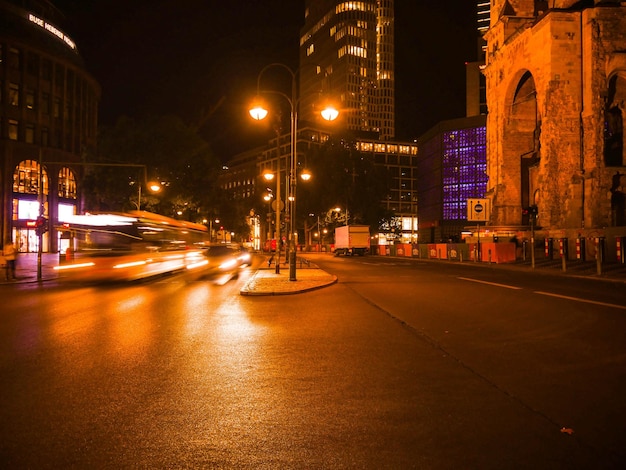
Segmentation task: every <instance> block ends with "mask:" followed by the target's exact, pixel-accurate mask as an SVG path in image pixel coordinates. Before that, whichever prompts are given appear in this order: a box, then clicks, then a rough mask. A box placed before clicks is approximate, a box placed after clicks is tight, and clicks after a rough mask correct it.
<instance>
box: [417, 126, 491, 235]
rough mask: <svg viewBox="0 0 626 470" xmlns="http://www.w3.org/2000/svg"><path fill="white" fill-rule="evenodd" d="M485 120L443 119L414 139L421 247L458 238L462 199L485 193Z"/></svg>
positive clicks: (464, 220) (463, 207)
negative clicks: (416, 153)
mask: <svg viewBox="0 0 626 470" xmlns="http://www.w3.org/2000/svg"><path fill="white" fill-rule="evenodd" d="M486 140H487V138H486V125H485V116H484V115H480V116H472V117H469V118H462V119H454V120H450V121H444V122H441V123H439V124H438V125H437V126H435V127H434V128H432V129H431V130H430V131H429V132H427V133H426V134H425V135H423V136H422V137H421V138H420V139H419V146H418V147H419V153H418V159H417V160H418V175H419V178H418V183H417V187H418V191H417V194H418V218H419V240H420V242H422V243H433V242H439V241H448V240H457V239H458V238H459V237H460V234H461V231H462V230H463V229H464V228H465V227H466V226H467V225H468V222H467V200H468V199H471V198H483V197H485V192H486V189H487V174H486V169H487V149H486Z"/></svg>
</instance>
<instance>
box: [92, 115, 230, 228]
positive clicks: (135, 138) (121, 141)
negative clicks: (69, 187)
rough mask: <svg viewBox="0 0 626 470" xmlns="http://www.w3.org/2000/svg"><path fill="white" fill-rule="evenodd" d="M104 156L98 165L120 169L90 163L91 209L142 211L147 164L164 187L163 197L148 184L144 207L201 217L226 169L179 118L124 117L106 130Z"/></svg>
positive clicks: (195, 218) (150, 176) (101, 150)
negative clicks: (218, 175) (139, 196)
mask: <svg viewBox="0 0 626 470" xmlns="http://www.w3.org/2000/svg"><path fill="white" fill-rule="evenodd" d="M98 148H99V152H98V156H97V157H94V158H92V159H90V162H93V163H107V164H112V165H115V164H120V167H119V168H117V167H115V166H111V167H91V168H89V167H87V171H86V176H85V187H86V188H87V198H86V199H87V207H88V208H90V209H100V210H102V209H105V210H129V209H136V208H137V206H138V204H137V198H138V195H139V190H138V187H137V185H138V184H142V185H143V184H144V183H145V182H144V181H143V172H142V170H141V169H138V168H124V167H123V166H121V165H124V164H137V165H146V167H147V168H148V175H147V176H148V179H149V180H156V181H158V182H159V183H161V184H162V185H163V186H164V187H163V189H162V191H160V192H159V194H158V196H152V195H151V194H150V193H149V191H148V190H147V188H142V193H141V208H142V209H146V210H152V211H155V212H159V213H162V214H164V215H168V216H177V215H178V214H179V213H182V217H184V218H185V219H187V220H191V221H194V222H196V221H198V220H201V219H202V218H203V214H206V213H208V212H209V211H210V207H211V206H212V205H213V203H214V200H215V197H216V192H217V191H216V190H217V188H216V181H217V174H218V171H219V169H220V167H221V164H220V162H219V160H218V159H217V158H216V157H215V156H214V155H213V154H212V152H211V150H210V148H209V145H208V144H207V143H206V142H205V141H204V140H203V139H202V138H200V137H199V136H198V134H197V133H196V131H195V130H193V129H192V128H190V127H188V126H186V125H185V124H184V123H183V122H182V121H181V120H180V119H179V118H177V117H175V116H149V117H146V118H143V119H139V120H136V119H131V118H128V117H122V118H120V119H119V120H118V121H117V122H116V124H115V125H114V126H112V127H104V128H101V129H100V135H99V141H98Z"/></svg>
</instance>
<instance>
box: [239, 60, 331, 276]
mask: <svg viewBox="0 0 626 470" xmlns="http://www.w3.org/2000/svg"><path fill="white" fill-rule="evenodd" d="M272 67H279V68H282V69H284V70H286V71H287V72H288V73H289V75H290V76H291V95H287V94H285V93H283V92H280V91H276V90H261V78H262V76H263V74H264V73H265V71H266V70H267V69H269V68H272ZM297 74H298V71H297V70H296V71H294V70H292V69H291V68H290V67H288V66H287V65H285V64H281V63H279V62H274V63H271V64H269V65H266V66H265V67H263V68H262V69H261V71H260V72H259V74H258V76H257V98H256V100H257V102H256V103H255V104H254V105H253V107H252V108H251V109H250V115H251V116H252V117H253V118H254V119H256V120H261V119H264V118H265V117H266V116H267V114H268V110H267V109H266V108H265V106H264V105H263V104H262V103H261V101H260V96H261V95H262V94H274V95H278V96H282V97H283V98H285V99H286V100H287V102H288V103H289V106H290V108H291V110H290V155H289V172H288V174H287V176H288V185H287V189H286V192H287V198H286V199H287V211H286V215H287V216H288V217H289V234H288V237H287V240H288V244H289V245H288V246H289V255H288V260H289V280H290V281H295V280H297V279H296V233H295V230H296V180H297V178H296V170H297V163H298V162H297V160H298V159H297V155H296V152H297V148H296V144H297V139H298V96H297V93H298V89H297V83H296V77H297ZM338 114H339V112H338V111H337V110H336V109H334V108H332V109H331V108H330V107H328V108H326V109H324V110H323V111H322V117H323V118H324V119H327V120H333V119H336V118H337V116H338ZM278 162H279V163H280V155H278ZM278 171H280V166H279V168H278ZM278 177H279V178H280V174H279V176H278ZM279 186H280V184H279V183H277V186H276V187H277V188H278V187H279ZM277 193H278V191H277ZM277 196H278V194H277ZM276 199H277V200H279V199H280V198H279V197H277V198H276ZM277 204H278V203H277ZM279 217H280V213H278V211H277V222H278V221H279ZM276 244H277V248H278V240H277V241H276Z"/></svg>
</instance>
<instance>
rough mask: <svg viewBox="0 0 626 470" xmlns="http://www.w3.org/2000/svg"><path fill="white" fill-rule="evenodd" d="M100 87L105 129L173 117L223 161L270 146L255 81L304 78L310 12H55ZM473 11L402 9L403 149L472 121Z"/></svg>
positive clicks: (137, 0)
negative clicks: (271, 76) (286, 69)
mask: <svg viewBox="0 0 626 470" xmlns="http://www.w3.org/2000/svg"><path fill="white" fill-rule="evenodd" d="M53 3H54V4H55V5H56V6H57V7H59V9H61V11H63V12H64V13H65V14H66V17H67V18H66V19H67V22H66V24H64V25H62V26H63V28H64V29H65V30H66V32H67V33H68V35H69V36H70V37H71V38H72V39H74V41H75V42H76V43H77V45H78V48H79V51H80V53H81V55H82V56H83V59H84V61H85V63H86V66H87V70H88V71H89V72H90V73H91V74H92V75H93V76H94V77H95V78H96V79H97V81H98V82H99V83H100V84H101V86H102V98H101V103H100V124H103V125H109V124H113V123H114V122H115V120H116V119H117V118H118V117H120V116H122V115H127V116H133V117H138V116H142V115H145V114H176V115H178V116H180V117H181V118H182V119H183V120H184V121H185V122H187V123H188V124H195V123H198V122H199V121H200V119H201V118H202V117H203V116H204V115H206V114H207V112H208V111H209V110H211V109H212V108H214V107H215V106H216V105H217V104H218V103H220V102H221V105H220V106H219V107H218V108H217V110H215V111H214V112H213V113H212V114H211V115H210V117H209V118H208V119H206V120H205V121H204V122H205V123H204V125H203V126H202V127H201V129H200V133H201V134H202V135H203V136H204V137H205V138H206V139H207V140H208V141H209V142H210V143H211V146H212V147H213V149H214V150H215V152H216V153H217V154H218V156H219V157H220V158H222V160H225V161H226V160H227V159H228V158H229V157H231V156H232V155H234V154H236V153H238V152H240V151H243V150H247V149H248V148H249V147H250V146H251V145H255V144H262V143H263V142H264V141H266V140H267V138H268V137H269V136H268V135H267V134H266V131H265V130H263V129H260V128H259V127H258V126H257V127H255V126H254V123H251V122H250V120H249V118H248V115H247V109H248V104H249V102H250V100H251V99H252V97H253V95H254V90H255V86H256V77H257V74H258V72H259V70H260V69H261V68H262V67H263V66H265V65H267V64H269V63H271V62H282V63H285V64H287V65H290V66H291V67H292V68H294V69H295V68H297V59H298V44H299V33H300V28H301V27H302V25H303V23H304V0H228V1H224V0H179V1H174V0H53ZM475 5H476V2H474V1H471V0H447V1H426V0H396V2H395V8H396V23H395V27H396V29H395V32H396V50H395V55H396V127H397V129H396V134H397V135H396V139H397V140H412V139H414V138H417V137H419V136H420V135H421V134H423V133H424V132H426V131H427V130H428V129H430V128H431V127H432V126H433V125H435V124H436V123H437V122H439V121H441V120H445V119H453V118H457V117H463V116H464V115H465V62H467V61H472V60H475V59H476V40H477V32H476V27H475V25H476V14H475Z"/></svg>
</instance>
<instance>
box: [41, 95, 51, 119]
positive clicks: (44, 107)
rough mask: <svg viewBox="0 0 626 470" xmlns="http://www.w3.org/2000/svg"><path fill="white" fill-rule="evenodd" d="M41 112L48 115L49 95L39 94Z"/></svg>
mask: <svg viewBox="0 0 626 470" xmlns="http://www.w3.org/2000/svg"><path fill="white" fill-rule="evenodd" d="M41 112H42V113H43V114H47V115H49V114H50V95H49V94H48V93H42V94H41Z"/></svg>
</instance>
